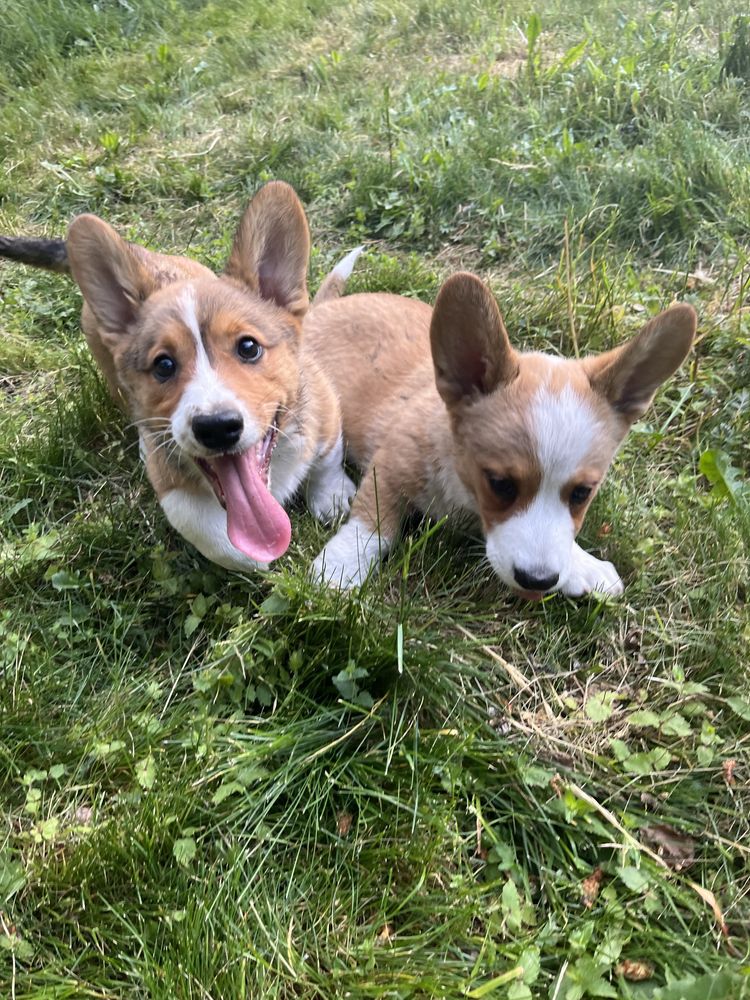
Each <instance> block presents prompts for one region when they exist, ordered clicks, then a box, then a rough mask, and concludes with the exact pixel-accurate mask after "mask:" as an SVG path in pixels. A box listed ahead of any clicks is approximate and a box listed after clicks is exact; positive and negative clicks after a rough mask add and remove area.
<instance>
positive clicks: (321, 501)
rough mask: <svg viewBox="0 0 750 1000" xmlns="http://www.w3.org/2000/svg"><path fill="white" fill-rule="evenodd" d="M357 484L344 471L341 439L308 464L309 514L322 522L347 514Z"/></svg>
mask: <svg viewBox="0 0 750 1000" xmlns="http://www.w3.org/2000/svg"><path fill="white" fill-rule="evenodd" d="M356 492H357V487H356V486H355V485H354V483H353V482H352V481H351V479H350V478H349V476H347V474H346V472H345V470H344V442H343V439H342V437H341V435H340V434H339V437H338V440H337V442H336V444H335V445H334V446H333V448H331V449H330V451H329V452H328V453H327V454H323V453H322V452H321V453H320V456H319V458H318V459H317V461H316V462H314V463H313V464H312V466H311V467H310V471H309V475H308V477H307V489H306V491H305V499H306V501H307V506H308V507H309V508H310V510H311V511H312V513H313V514H314V515H315V517H317V519H318V520H319V521H322V522H323V524H329V523H330V522H331V521H335V520H336V518H338V517H340V516H341V515H342V514H346V513H347V512H348V510H349V507H350V506H351V502H352V500H353V499H354V494H355V493H356Z"/></svg>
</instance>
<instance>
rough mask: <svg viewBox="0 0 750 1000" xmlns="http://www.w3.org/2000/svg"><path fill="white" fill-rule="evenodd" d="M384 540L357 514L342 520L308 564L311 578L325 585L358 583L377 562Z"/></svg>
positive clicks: (342, 585) (338, 585) (385, 547)
mask: <svg viewBox="0 0 750 1000" xmlns="http://www.w3.org/2000/svg"><path fill="white" fill-rule="evenodd" d="M387 548H388V546H387V544H386V543H385V541H384V540H383V539H381V538H380V537H379V536H378V533H377V531H373V530H372V528H368V527H367V526H366V525H364V524H363V523H362V522H361V521H358V520H357V518H350V519H349V520H348V521H347V522H346V524H343V525H342V526H341V527H340V528H339V530H338V531H337V532H336V534H335V535H334V536H333V538H332V539H331V540H330V542H329V543H328V544H327V545H326V546H325V547H324V548H323V550H322V551H321V553H320V555H318V556H317V557H316V559H315V561H314V562H313V564H312V576H313V579H314V580H316V581H318V582H319V583H324V584H326V585H327V586H328V587H339V588H341V590H350V589H351V588H353V587H359V586H361V585H362V584H363V583H364V581H365V580H366V579H367V575H368V573H369V572H370V571H371V570H372V569H373V567H375V566H377V565H378V563H379V561H380V556H381V555H382V554H385V552H386V551H387Z"/></svg>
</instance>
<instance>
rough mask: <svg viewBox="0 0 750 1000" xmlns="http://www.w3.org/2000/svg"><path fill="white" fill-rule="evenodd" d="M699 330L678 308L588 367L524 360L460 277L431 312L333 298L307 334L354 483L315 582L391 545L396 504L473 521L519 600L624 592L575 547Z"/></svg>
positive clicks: (370, 298)
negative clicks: (331, 397)
mask: <svg viewBox="0 0 750 1000" xmlns="http://www.w3.org/2000/svg"><path fill="white" fill-rule="evenodd" d="M695 332H696V314H695V311H694V310H693V309H692V308H691V307H690V306H689V305H675V306H672V307H671V308H670V309H667V310H666V311H665V312H663V313H661V315H659V316H657V317H655V318H654V319H652V320H651V321H650V322H648V323H647V324H646V325H645V326H644V327H643V329H642V330H641V331H640V333H638V334H637V336H635V337H634V338H633V339H632V340H630V341H629V342H627V343H625V344H623V345H622V346H620V347H616V348H615V349H614V350H611V351H607V352H606V353H604V354H601V355H599V356H598V357H588V358H583V359H581V360H564V359H562V358H558V357H553V356H549V355H546V354H541V353H537V352H534V353H522V352H519V351H517V350H515V349H514V348H513V347H512V346H511V343H510V340H509V339H508V334H507V333H506V330H505V326H504V324H503V319H502V316H501V314H500V310H499V309H498V307H497V303H496V302H495V299H494V297H493V296H492V294H491V293H490V291H489V289H488V288H487V287H486V286H485V285H484V283H483V282H482V281H480V279H479V278H477V277H475V276H474V275H471V274H465V273H459V274H455V275H453V277H451V278H449V279H448V280H447V281H446V282H445V283H444V285H443V286H442V288H441V290H440V293H439V294H438V297H437V301H436V303H435V308H434V309H430V308H429V306H427V305H424V304H423V303H421V302H417V301H414V300H412V299H407V298H400V297H397V296H394V295H387V294H358V295H351V296H347V297H344V298H336V297H335V296H331V297H330V298H329V300H328V301H326V302H323V303H322V304H321V306H320V308H318V309H316V310H314V311H313V312H312V313H311V314H310V316H309V317H308V319H307V321H306V324H305V337H306V344H307V346H308V347H309V349H310V350H312V351H313V352H314V353H315V355H316V357H318V358H319V360H320V363H321V365H322V366H323V369H324V370H325V372H326V373H327V375H328V377H329V378H330V380H331V382H332V383H333V385H334V388H335V390H336V393H337V395H338V398H339V403H340V405H341V412H342V421H343V430H344V441H345V447H346V453H347V457H348V459H350V460H351V461H353V462H354V463H355V464H356V465H357V466H359V467H360V469H362V471H363V475H362V481H361V483H360V485H359V490H358V492H357V495H356V497H355V499H354V501H353V503H352V507H351V513H350V516H349V519H348V520H347V522H346V523H345V524H343V525H342V527H341V528H340V529H339V531H338V533H337V534H336V535H335V536H334V537H333V538H332V539H331V540H330V541H329V542H328V544H327V545H326V546H325V548H324V549H323V551H322V552H321V553H320V555H319V556H318V557H317V559H316V560H315V563H314V567H313V572H314V575H315V576H316V577H317V578H318V579H320V580H323V581H325V582H326V583H328V584H330V585H333V586H339V587H355V586H357V585H359V584H361V583H362V582H363V580H364V579H365V577H366V576H367V575H368V573H369V572H370V571H371V570H373V569H374V568H375V567H376V566H377V565H378V564H379V562H380V560H381V559H382V557H383V556H384V555H385V553H386V552H387V551H388V549H389V548H390V546H391V545H392V544H393V541H394V539H395V538H396V535H397V533H398V529H399V522H400V520H401V515H402V512H403V509H404V506H406V507H410V508H412V509H416V510H417V511H421V512H424V513H429V514H430V515H432V516H435V517H442V516H444V515H446V514H451V513H453V512H455V511H465V512H468V513H469V514H471V515H474V517H475V518H476V520H477V521H478V522H479V523H480V524H481V527H482V530H483V533H484V538H485V542H486V552H487V559H488V560H489V562H490V564H491V566H492V568H493V569H494V571H495V573H496V574H497V575H498V576H499V577H500V579H501V580H502V581H503V583H505V584H507V585H508V586H509V587H511V588H513V589H514V590H515V591H517V592H518V593H519V594H521V595H522V596H523V597H526V598H529V599H540V598H541V597H543V596H544V595H545V594H549V593H551V592H552V591H561V592H562V593H563V594H566V595H569V596H571V597H580V596H581V595H583V594H587V593H589V592H590V591H592V590H597V591H600V592H604V593H608V594H613V595H616V594H620V593H621V592H622V589H623V585H622V581H621V580H620V577H619V576H618V574H617V571H616V570H615V568H614V566H613V565H612V564H611V563H609V562H603V561H601V560H599V559H596V558H595V557H594V556H592V555H590V554H589V553H587V552H584V550H583V549H582V548H581V547H580V546H579V545H578V544H577V543H576V541H575V538H576V535H577V534H578V532H579V531H580V530H581V525H582V524H583V520H584V517H585V516H586V511H587V510H588V508H589V505H590V504H591V501H592V500H593V499H594V497H595V496H596V493H597V490H598V489H599V487H600V486H601V484H602V481H603V480H604V477H605V475H606V473H607V469H608V467H609V465H610V463H611V461H612V458H613V457H614V454H615V452H616V451H617V448H618V446H619V445H620V443H621V442H622V440H623V438H624V437H625V435H626V434H627V432H628V429H629V427H630V425H631V424H632V423H633V421H634V420H636V419H637V418H638V417H640V416H641V415H642V414H643V413H644V411H645V410H646V408H647V407H648V406H649V404H650V403H651V400H652V399H653V396H654V394H655V392H656V390H657V389H658V387H659V386H660V385H661V384H662V382H664V381H665V379H667V378H668V377H669V376H670V375H671V374H672V373H673V372H674V371H675V370H676V369H677V368H678V366H679V365H680V364H681V362H682V361H683V359H684V358H685V356H686V355H687V353H688V351H689V349H690V346H691V344H692V342H693V339H694V336H695Z"/></svg>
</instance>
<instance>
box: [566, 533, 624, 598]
mask: <svg viewBox="0 0 750 1000" xmlns="http://www.w3.org/2000/svg"><path fill="white" fill-rule="evenodd" d="M560 589H561V590H562V592H563V594H567V595H568V597H581V596H582V595H583V594H588V593H590V592H591V591H592V590H596V591H598V592H599V593H602V594H609V595H610V596H611V597H619V596H620V594H621V593H622V592H623V590H624V587H623V583H622V580H621V579H620V577H619V575H618V573H617V570H616V569H615V567H614V566H613V565H612V563H611V562H604V560H603V559H597V558H596V557H595V556H592V555H590V554H589V553H588V552H584V550H583V549H582V548H581V547H580V545H578V544H576V543H574V544H573V551H572V553H571V561H570V571H569V573H568V577H567V579H566V581H565V583H564V584H563V586H562V587H561V588H560Z"/></svg>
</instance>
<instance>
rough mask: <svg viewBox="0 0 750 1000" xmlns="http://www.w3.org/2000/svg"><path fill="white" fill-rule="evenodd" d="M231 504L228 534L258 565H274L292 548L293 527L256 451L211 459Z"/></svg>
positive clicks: (241, 550) (225, 495)
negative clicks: (267, 482)
mask: <svg viewBox="0 0 750 1000" xmlns="http://www.w3.org/2000/svg"><path fill="white" fill-rule="evenodd" d="M211 465H212V467H213V469H214V471H215V472H216V475H217V476H218V477H219V482H220V483H221V488H222V490H223V491H224V499H225V501H226V505H227V534H228V535H229V541H230V542H231V543H232V545H234V547H235V548H236V549H239V550H240V552H244V553H245V555H246V556H249V557H250V558H251V559H254V560H255V561H256V562H263V563H267V562H271V561H272V560H273V559H278V558H279V556H282V555H283V554H284V553H285V552H286V550H287V549H288V548H289V542H290V541H291V538H292V526H291V524H290V523H289V518H288V517H287V515H286V511H285V510H284V508H283V507H282V506H281V504H280V503H279V502H278V501H277V500H276V499H275V498H274V497H272V496H271V494H270V493H269V491H268V489H267V488H266V485H265V483H264V482H263V479H262V477H261V474H260V469H259V468H258V460H257V458H256V456H255V452H254V451H246V452H245V453H244V455H220V456H219V457H218V458H213V459H211Z"/></svg>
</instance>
